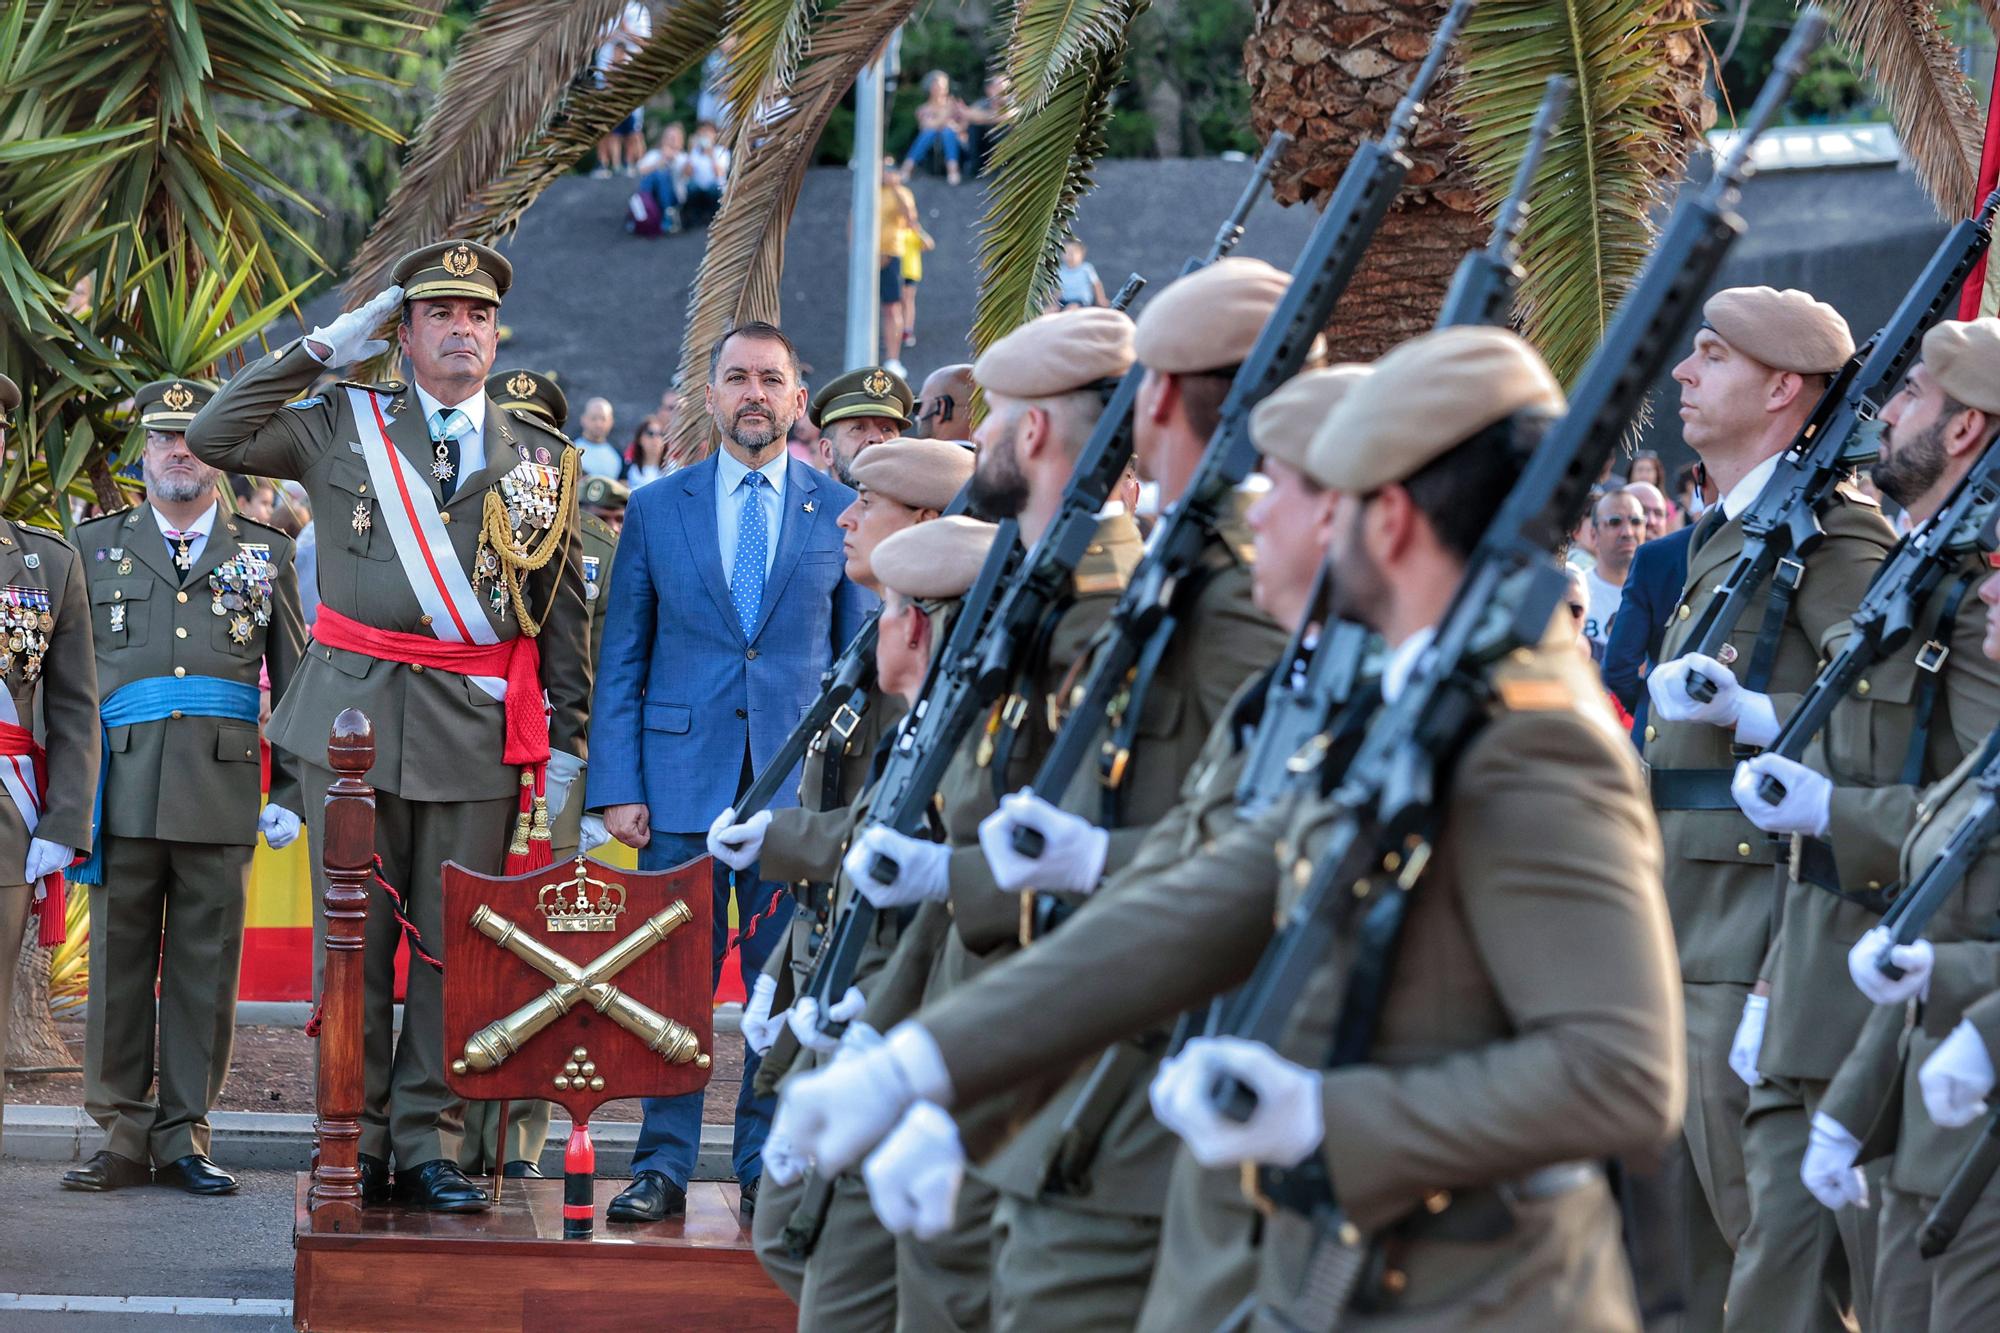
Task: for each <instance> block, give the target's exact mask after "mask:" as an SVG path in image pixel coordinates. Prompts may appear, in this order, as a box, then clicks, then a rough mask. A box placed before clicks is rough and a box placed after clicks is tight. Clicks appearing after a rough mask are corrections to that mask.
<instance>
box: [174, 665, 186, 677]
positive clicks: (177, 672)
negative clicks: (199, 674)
mask: <svg viewBox="0 0 2000 1333" xmlns="http://www.w3.org/2000/svg"><path fill="white" fill-rule="evenodd" d="M187 673H188V669H187V668H186V667H175V668H174V674H175V675H176V676H185V675H186V674H187Z"/></svg>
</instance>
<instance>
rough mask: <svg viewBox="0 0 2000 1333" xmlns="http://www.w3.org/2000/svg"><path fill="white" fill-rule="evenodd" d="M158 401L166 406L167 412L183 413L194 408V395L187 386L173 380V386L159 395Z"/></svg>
mask: <svg viewBox="0 0 2000 1333" xmlns="http://www.w3.org/2000/svg"><path fill="white" fill-rule="evenodd" d="M160 401H161V402H162V403H164V404H166V406H167V410H168V411H171V412H185V411H187V410H188V409H189V408H190V407H193V406H194V394H193V393H192V392H190V391H189V389H188V386H187V385H185V384H182V383H181V382H180V381H179V380H175V381H174V382H173V386H172V387H171V388H169V389H168V390H167V391H166V392H165V393H163V394H161V395H160Z"/></svg>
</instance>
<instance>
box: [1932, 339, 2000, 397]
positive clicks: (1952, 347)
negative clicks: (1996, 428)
mask: <svg viewBox="0 0 2000 1333" xmlns="http://www.w3.org/2000/svg"><path fill="white" fill-rule="evenodd" d="M1923 362H1924V368H1925V369H1927V370H1929V371H1930V373H1931V378H1932V379H1934V380H1936V381H1937V382H1938V387H1939V388H1941V389H1943V390H1944V391H1945V392H1946V393H1948V394H1950V395H1951V396H1952V397H1953V398H1955V399H1957V400H1958V401H1959V402H1961V403H1964V404H1965V405H1966V406H1967V407H1976V408H1978V409H1979V410H1980V411H1982V412H1993V413H2000V319H1972V320H1964V321H1960V320H1956V319H1947V320H1942V321H1940V322H1939V323H1938V324H1937V325H1935V326H1934V327H1933V328H1932V329H1931V331H1930V332H1929V333H1926V334H1925V335H1924V355H1923Z"/></svg>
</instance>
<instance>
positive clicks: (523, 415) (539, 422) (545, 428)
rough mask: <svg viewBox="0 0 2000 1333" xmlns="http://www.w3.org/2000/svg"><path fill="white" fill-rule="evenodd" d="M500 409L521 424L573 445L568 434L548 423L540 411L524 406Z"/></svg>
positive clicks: (565, 443) (569, 445) (566, 444)
mask: <svg viewBox="0 0 2000 1333" xmlns="http://www.w3.org/2000/svg"><path fill="white" fill-rule="evenodd" d="M501 410H502V411H504V412H505V413H506V414H507V415H508V416H509V417H510V418H512V419H513V420H515V421H518V422H520V423H521V424H522V425H524V426H533V427H534V428H535V429H536V430H538V431H540V432H541V433H542V434H544V435H553V436H554V437H555V438H556V439H558V440H561V441H562V442H563V444H564V445H565V446H567V447H570V448H574V447H575V442H574V441H572V440H571V439H570V438H569V436H567V435H565V434H563V433H562V432H561V431H560V430H558V429H556V427H554V426H553V425H551V424H550V423H549V419H548V418H547V417H545V416H542V415H541V414H540V413H538V412H530V411H529V410H528V409H527V408H525V407H507V408H502V409H501Z"/></svg>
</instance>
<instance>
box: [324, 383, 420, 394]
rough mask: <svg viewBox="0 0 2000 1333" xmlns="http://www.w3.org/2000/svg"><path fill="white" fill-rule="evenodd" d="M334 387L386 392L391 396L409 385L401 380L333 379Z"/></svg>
mask: <svg viewBox="0 0 2000 1333" xmlns="http://www.w3.org/2000/svg"><path fill="white" fill-rule="evenodd" d="M333 386H334V387H335V388H336V389H366V390H367V391H368V392H369V393H386V394H389V395H391V396H394V395H395V394H399V393H402V392H403V391H404V390H405V389H408V388H409V387H410V386H409V385H407V384H405V383H403V381H401V380H383V381H382V382H381V383H380V384H370V383H369V382H368V381H367V380H335V381H334V382H333Z"/></svg>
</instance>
